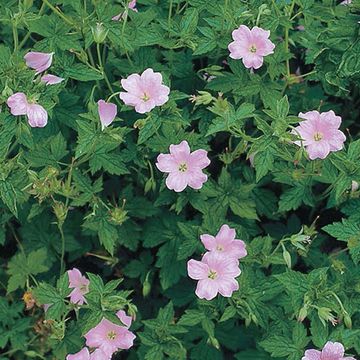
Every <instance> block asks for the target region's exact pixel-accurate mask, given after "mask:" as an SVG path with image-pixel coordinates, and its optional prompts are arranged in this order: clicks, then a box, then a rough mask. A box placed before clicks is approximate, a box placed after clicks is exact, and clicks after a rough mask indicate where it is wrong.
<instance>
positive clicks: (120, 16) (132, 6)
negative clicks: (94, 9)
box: [111, 0, 138, 21]
mask: <svg viewBox="0 0 360 360" xmlns="http://www.w3.org/2000/svg"><path fill="white" fill-rule="evenodd" d="M128 8H129V9H130V10H132V11H135V12H138V9H137V8H136V0H131V1H130V2H129V5H128ZM125 16H126V13H125V12H121V13H120V14H118V15H115V16H113V17H112V18H111V20H114V21H119V20H121V19H123V18H124V17H125Z"/></svg>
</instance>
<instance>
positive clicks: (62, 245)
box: [58, 224, 65, 276]
mask: <svg viewBox="0 0 360 360" xmlns="http://www.w3.org/2000/svg"><path fill="white" fill-rule="evenodd" d="M58 228H59V231H60V235H61V258H60V276H61V275H62V274H63V273H64V270H65V262H64V259H65V236H64V231H63V228H62V225H60V224H58Z"/></svg>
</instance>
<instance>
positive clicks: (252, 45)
mask: <svg viewBox="0 0 360 360" xmlns="http://www.w3.org/2000/svg"><path fill="white" fill-rule="evenodd" d="M269 36H270V31H269V30H264V29H261V28H259V27H257V26H254V27H253V28H252V29H251V30H250V29H249V28H248V27H247V26H246V25H240V27H239V28H238V29H236V30H234V31H233V32H232V37H233V39H234V41H233V42H231V43H230V44H229V46H228V49H229V51H230V57H231V58H232V59H242V62H243V63H244V65H245V67H246V68H248V69H259V68H260V67H261V66H262V64H263V61H264V59H263V58H264V56H267V55H270V54H273V53H274V48H275V45H274V44H273V43H272V42H271V41H270V40H269Z"/></svg>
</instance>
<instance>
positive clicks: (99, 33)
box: [91, 23, 109, 44]
mask: <svg viewBox="0 0 360 360" xmlns="http://www.w3.org/2000/svg"><path fill="white" fill-rule="evenodd" d="M91 32H92V34H93V38H94V41H95V42H96V43H97V44H102V43H103V42H104V41H105V39H106V37H107V34H108V32H109V30H108V29H105V27H104V26H103V24H102V23H96V26H92V27H91Z"/></svg>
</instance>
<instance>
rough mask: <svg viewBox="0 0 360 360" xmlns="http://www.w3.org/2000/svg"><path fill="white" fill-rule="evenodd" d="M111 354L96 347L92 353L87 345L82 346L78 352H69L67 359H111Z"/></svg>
mask: <svg viewBox="0 0 360 360" xmlns="http://www.w3.org/2000/svg"><path fill="white" fill-rule="evenodd" d="M110 358H111V356H108V355H106V354H105V353H104V352H103V351H102V350H100V349H96V350H95V351H94V352H92V353H91V354H90V353H89V349H88V348H87V347H84V348H82V349H81V350H80V351H79V352H77V353H76V354H72V355H71V354H69V355H68V356H67V357H66V360H110Z"/></svg>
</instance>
